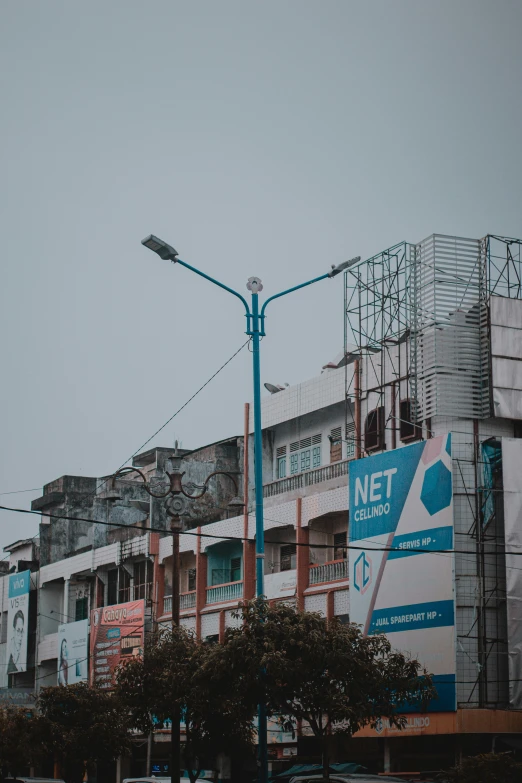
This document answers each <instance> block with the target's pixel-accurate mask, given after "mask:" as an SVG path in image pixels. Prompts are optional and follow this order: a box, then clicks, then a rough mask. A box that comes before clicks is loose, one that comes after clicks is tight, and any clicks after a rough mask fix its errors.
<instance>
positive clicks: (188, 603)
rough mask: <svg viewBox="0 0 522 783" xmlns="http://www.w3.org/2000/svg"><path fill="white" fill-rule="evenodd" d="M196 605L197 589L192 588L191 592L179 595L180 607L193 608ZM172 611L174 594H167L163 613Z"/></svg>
mask: <svg viewBox="0 0 522 783" xmlns="http://www.w3.org/2000/svg"><path fill="white" fill-rule="evenodd" d="M195 606H196V591H195V590H191V592H190V593H181V595H180V597H179V608H180V609H181V610H183V609H193V608H194V607H195ZM169 612H172V596H171V595H167V596H165V598H164V599H163V614H169Z"/></svg>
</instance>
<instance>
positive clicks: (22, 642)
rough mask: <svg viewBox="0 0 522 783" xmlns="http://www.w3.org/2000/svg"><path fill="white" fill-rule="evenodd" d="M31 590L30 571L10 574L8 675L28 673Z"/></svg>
mask: <svg viewBox="0 0 522 783" xmlns="http://www.w3.org/2000/svg"><path fill="white" fill-rule="evenodd" d="M30 588H31V572H30V571H21V572H20V573H18V574H10V576H9V588H8V607H7V642H8V645H9V648H8V655H9V659H8V663H7V673H8V674H16V673H17V672H25V671H27V637H28V624H29V590H30Z"/></svg>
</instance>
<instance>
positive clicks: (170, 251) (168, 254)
mask: <svg viewBox="0 0 522 783" xmlns="http://www.w3.org/2000/svg"><path fill="white" fill-rule="evenodd" d="M141 244H142V245H145V247H148V248H149V250H152V251H153V252H154V253H157V254H158V255H159V257H160V258H163V260H164V261H174V263H175V262H176V256H178V255H179V253H178V251H177V250H174V248H173V247H172V245H168V244H167V243H166V242H164V241H163V240H162V239H159V237H155V236H154V234H150V235H149V236H148V237H145V239H142V240H141Z"/></svg>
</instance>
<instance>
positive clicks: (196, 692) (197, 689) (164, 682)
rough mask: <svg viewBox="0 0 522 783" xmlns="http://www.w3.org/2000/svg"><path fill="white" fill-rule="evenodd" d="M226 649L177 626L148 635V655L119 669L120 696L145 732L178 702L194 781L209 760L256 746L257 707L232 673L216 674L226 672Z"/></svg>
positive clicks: (186, 761)
mask: <svg viewBox="0 0 522 783" xmlns="http://www.w3.org/2000/svg"><path fill="white" fill-rule="evenodd" d="M222 654H223V648H222V646H221V645H219V644H216V645H208V644H201V643H198V642H197V641H196V640H195V638H194V637H193V636H192V634H191V633H189V632H188V631H187V630H185V629H184V628H176V629H174V630H173V631H170V630H169V631H163V632H162V633H160V634H157V635H155V636H153V637H151V638H149V639H148V640H147V642H146V646H145V651H144V655H143V658H142V659H136V660H132V661H129V662H128V663H125V664H124V665H123V666H121V668H120V669H119V671H118V673H117V693H118V698H119V699H120V700H121V702H122V703H123V704H124V705H125V708H126V709H127V710H128V711H129V713H130V715H131V716H132V722H133V725H134V726H135V727H136V728H138V729H140V730H141V731H143V732H144V733H146V734H148V733H149V732H150V731H151V730H152V729H153V717H154V718H156V719H159V720H160V721H165V720H170V718H171V717H172V711H173V705H178V706H179V708H180V711H181V715H182V720H183V722H184V724H185V743H184V756H185V764H186V766H187V769H188V772H189V776H190V779H191V782H192V783H194V781H195V780H196V778H197V777H198V775H199V773H200V772H201V768H202V764H203V762H204V760H205V759H215V758H216V756H217V755H218V754H219V753H221V752H223V753H231V752H234V753H237V752H238V751H241V750H243V751H246V750H248V749H249V748H251V747H252V745H253V726H252V715H253V711H252V709H250V710H249V709H248V707H247V706H246V705H245V703H243V702H242V700H241V698H240V693H239V691H238V689H237V688H236V687H234V683H233V682H232V681H231V679H230V676H228V677H226V678H225V677H219V676H216V675H217V673H218V672H222V671H223V667H222V665H221V664H220V663H219V660H220V657H221V656H222ZM173 730H174V731H175V728H174V729H173ZM171 777H172V780H174V770H173V771H172V775H171Z"/></svg>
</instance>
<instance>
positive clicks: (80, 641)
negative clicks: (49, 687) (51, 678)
mask: <svg viewBox="0 0 522 783" xmlns="http://www.w3.org/2000/svg"><path fill="white" fill-rule="evenodd" d="M88 642H89V621H88V620H78V621H77V622H75V623H65V624H64V625H59V626H58V685H75V683H77V682H87V680H88V676H87V656H88Z"/></svg>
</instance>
